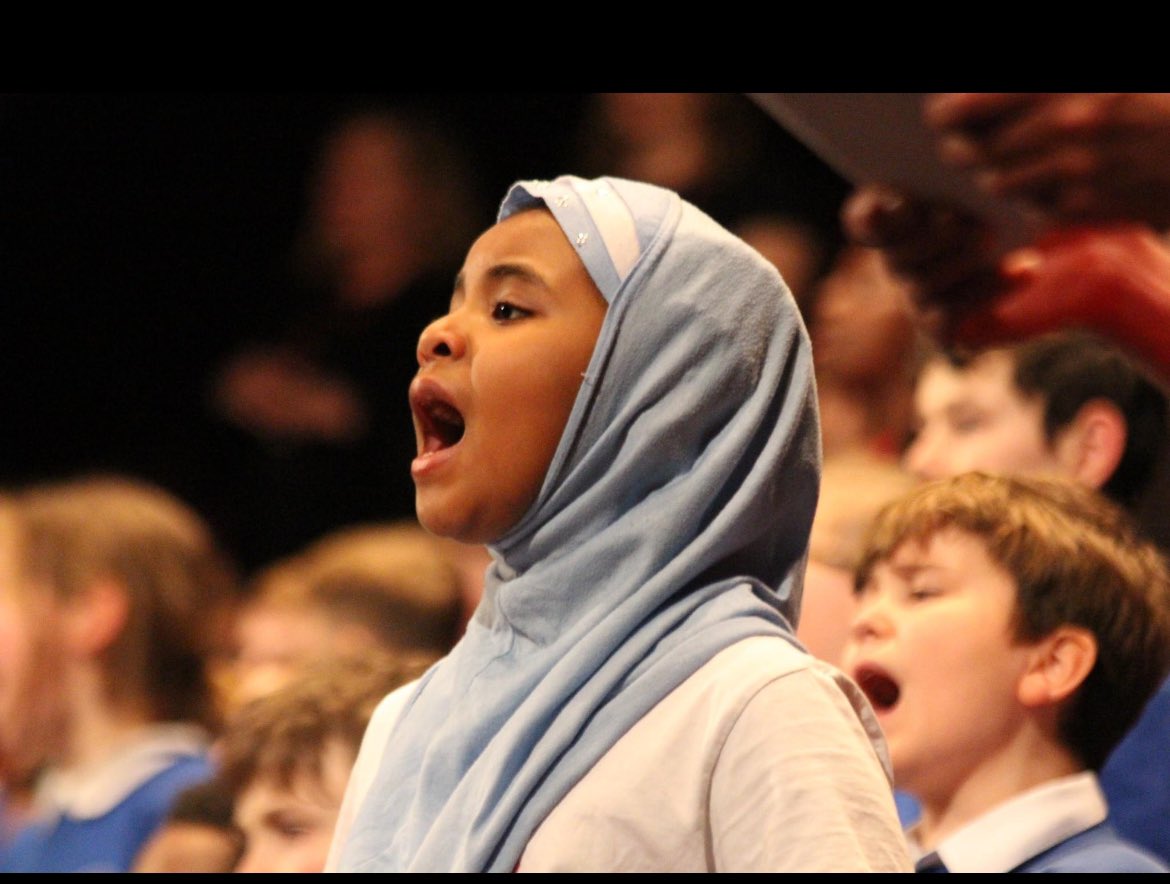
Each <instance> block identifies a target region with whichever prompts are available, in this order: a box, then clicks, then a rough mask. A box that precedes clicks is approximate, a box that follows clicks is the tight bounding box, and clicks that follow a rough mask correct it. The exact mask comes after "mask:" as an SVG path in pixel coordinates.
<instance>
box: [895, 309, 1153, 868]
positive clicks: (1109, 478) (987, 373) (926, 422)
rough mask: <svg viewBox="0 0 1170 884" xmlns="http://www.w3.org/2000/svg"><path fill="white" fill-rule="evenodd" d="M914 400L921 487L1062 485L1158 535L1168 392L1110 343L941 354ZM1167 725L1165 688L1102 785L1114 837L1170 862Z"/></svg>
mask: <svg viewBox="0 0 1170 884" xmlns="http://www.w3.org/2000/svg"><path fill="white" fill-rule="evenodd" d="M914 399H915V411H916V422H917V424H918V431H917V435H916V438H915V440H914V442H913V443H912V444H911V445H910V447H909V448H908V449H907V451H906V456H905V464H906V466H907V468H908V469H910V470H911V471H912V472H914V473H915V474H917V475H919V476H920V477H922V478H924V479H939V478H943V477H946V476H953V475H957V474H958V473H962V472H965V471H967V470H985V471H988V472H996V473H1005V474H1008V475H1033V476H1035V475H1041V476H1043V475H1049V476H1061V477H1064V478H1068V479H1073V480H1075V481H1077V482H1080V483H1081V484H1083V485H1086V486H1088V487H1090V488H1095V489H1098V490H1100V491H1102V492H1103V493H1105V494H1107V495H1108V496H1110V497H1111V498H1112V499H1113V500H1114V501H1116V502H1118V503H1119V504H1121V505H1122V506H1125V507H1126V508H1127V510H1128V511H1129V512H1131V513H1133V514H1134V516H1135V518H1136V519H1137V520H1138V524H1139V526H1140V527H1141V528H1142V530H1143V531H1144V532H1145V533H1146V534H1147V535H1148V536H1152V537H1155V538H1156V537H1159V536H1162V537H1165V536H1166V530H1165V528H1162V527H1160V525H1159V522H1161V521H1163V520H1164V518H1165V507H1164V505H1163V501H1162V500H1161V498H1160V496H1159V495H1158V489H1159V486H1158V484H1157V481H1156V477H1157V469H1158V466H1159V459H1161V458H1164V457H1165V449H1166V441H1167V431H1166V419H1167V399H1166V392H1165V390H1164V389H1163V388H1162V386H1161V385H1160V384H1159V383H1158V382H1157V381H1156V380H1155V379H1154V378H1153V377H1152V376H1151V375H1150V374H1149V372H1148V371H1147V370H1146V369H1144V368H1143V366H1142V365H1141V364H1139V363H1137V362H1135V361H1134V360H1133V358H1132V357H1131V356H1130V355H1128V354H1127V353H1126V352H1125V351H1124V350H1122V349H1119V348H1118V347H1117V345H1115V344H1112V343H1109V342H1107V341H1105V340H1104V339H1102V338H1101V337H1099V336H1097V335H1095V334H1093V333H1090V332H1087V331H1080V330H1064V331H1058V332H1050V333H1048V334H1044V335H1038V336H1036V337H1035V338H1031V339H1028V340H1024V341H1020V342H1016V343H1012V344H1004V345H1002V346H996V347H992V348H989V349H986V350H982V351H975V352H954V353H939V354H937V355H935V356H933V357H932V358H930V359H929V360H928V361H927V362H926V363H925V365H924V367H923V369H922V372H921V374H920V376H919V379H918V384H917V389H916V390H915V394H914ZM1168 724H1170V680H1168V681H1167V682H1166V683H1165V684H1163V686H1162V688H1161V689H1160V690H1159V692H1158V694H1157V695H1156V696H1155V698H1154V699H1153V700H1152V701H1151V703H1150V704H1149V706H1148V707H1147V708H1146V711H1145V712H1144V713H1143V714H1142V717H1141V718H1140V719H1139V720H1138V723H1137V725H1136V726H1135V727H1134V729H1133V731H1132V732H1131V733H1130V734H1129V735H1127V736H1126V738H1125V739H1124V740H1122V741H1121V743H1119V744H1118V746H1117V749H1116V751H1115V752H1114V753H1113V755H1112V756H1111V757H1110V759H1109V761H1108V762H1107V763H1106V765H1105V767H1104V768H1103V769H1102V771H1101V785H1102V787H1103V788H1104V789H1105V793H1106V795H1107V796H1108V798H1109V804H1110V808H1111V812H1112V814H1113V817H1114V823H1115V825H1116V826H1117V828H1118V830H1119V831H1120V832H1121V833H1122V834H1123V835H1125V837H1127V838H1129V839H1130V840H1133V841H1136V842H1138V843H1139V844H1141V845H1142V846H1144V847H1146V848H1147V849H1150V850H1153V851H1154V852H1155V853H1157V854H1158V855H1159V856H1161V857H1162V858H1163V860H1165V861H1167V862H1170V826H1168V825H1167V824H1166V820H1167V819H1168V818H1170V730H1168V729H1167V725H1168ZM900 806H903V807H905V806H906V805H900ZM903 819H904V820H905V819H908V817H906V816H904V817H903Z"/></svg>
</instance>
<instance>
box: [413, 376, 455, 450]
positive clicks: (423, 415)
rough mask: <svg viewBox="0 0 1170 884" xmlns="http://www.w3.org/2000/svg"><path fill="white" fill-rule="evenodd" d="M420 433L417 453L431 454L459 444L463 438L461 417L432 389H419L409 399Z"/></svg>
mask: <svg viewBox="0 0 1170 884" xmlns="http://www.w3.org/2000/svg"><path fill="white" fill-rule="evenodd" d="M410 404H411V407H412V408H413V409H414V414H415V419H416V420H417V422H418V429H419V433H420V442H419V453H420V454H433V453H434V452H436V451H442V450H443V449H444V448H450V447H452V446H453V445H457V444H459V440H461V439H462V438H463V430H464V425H463V415H462V414H461V413H460V411H459V409H458V408H456V407H455V406H454V405H452V404H451V403H450V402H448V401H447V400H446V399H444V398H442V396H441V394H440V393H439V392H438V391H437V390H435V389H434V388H430V387H427V388H424V389H421V390H420V391H419V392H418V393H417V394H416V395H414V396H412V397H411V403H410Z"/></svg>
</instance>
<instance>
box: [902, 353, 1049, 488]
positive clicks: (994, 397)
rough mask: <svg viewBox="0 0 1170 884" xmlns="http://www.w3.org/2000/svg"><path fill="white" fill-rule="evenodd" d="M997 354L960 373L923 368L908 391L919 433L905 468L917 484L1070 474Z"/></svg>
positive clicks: (1037, 409) (1038, 409)
mask: <svg viewBox="0 0 1170 884" xmlns="http://www.w3.org/2000/svg"><path fill="white" fill-rule="evenodd" d="M1013 370H1014V367H1013V364H1012V361H1011V358H1010V357H1009V356H1008V355H1007V354H1006V353H1003V352H1001V351H992V352H989V353H986V354H984V355H982V356H980V357H979V358H978V359H976V360H975V361H973V362H971V363H970V364H969V365H967V366H966V367H964V368H961V369H956V368H953V367H952V366H951V365H950V364H949V363H948V362H946V360H942V359H935V360H932V361H931V362H930V363H928V364H927V366H926V368H925V369H924V371H923V373H922V375H921V377H920V378H919V381H918V385H917V387H916V389H915V391H914V411H915V421H916V423H917V425H918V432H917V434H916V435H915V438H914V442H913V443H912V444H911V445H910V447H909V448H908V449H907V450H906V455H905V465H906V467H907V469H909V470H910V471H911V472H913V473H914V474H916V475H917V476H919V477H921V478H923V479H941V478H946V477H949V476H955V475H958V474H959V473H965V472H968V471H970V470H984V471H986V472H989V473H1004V474H1016V475H1040V476H1043V475H1054V476H1067V475H1070V474H1069V472H1068V471H1066V470H1065V468H1064V465H1063V464H1062V462H1061V460H1060V458H1059V457H1058V455H1057V450H1056V448H1055V447H1053V446H1052V445H1050V444H1049V443H1048V440H1047V439H1046V438H1045V436H1044V405H1043V403H1042V402H1041V401H1040V399H1039V398H1025V397H1024V396H1022V395H1021V394H1020V393H1019V391H1018V390H1017V389H1016V387H1015V383H1014V382H1013V380H1012V374H1013Z"/></svg>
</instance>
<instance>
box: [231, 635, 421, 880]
mask: <svg viewBox="0 0 1170 884" xmlns="http://www.w3.org/2000/svg"><path fill="white" fill-rule="evenodd" d="M431 659H433V658H430V659H424V658H421V657H420V658H406V657H401V658H400V657H395V656H391V655H387V654H385V653H382V652H377V651H370V652H367V653H366V654H365V655H364V656H363V657H361V658H356V657H336V658H332V659H327V660H318V661H316V662H315V663H312V664H306V665H305V666H304V667H303V669H302V670H301V673H300V674H299V675H298V677H296V678H294V679H292V680H291V681H290V682H288V683H287V684H285V685H284V686H283V687H281V688H279V689H277V690H276V691H274V692H273V693H271V694H268V695H266V696H262V697H259V698H257V699H255V700H253V701H252V702H251V703H249V704H247V705H246V706H244V707H243V708H242V709H240V710H239V711H238V712H237V713H236V714H235V715H234V716H233V718H232V719H231V720H230V721H229V722H228V725H227V728H226V729H225V731H224V734H223V737H222V739H221V742H220V744H219V749H220V771H219V778H218V782H219V783H221V784H222V785H223V786H224V787H225V788H226V790H227V792H228V793H229V794H230V795H231V796H232V798H233V801H234V818H235V822H236V826H237V827H238V828H239V829H240V830H241V832H242V833H243V836H244V849H243V854H242V856H241V857H240V860H239V863H238V864H237V866H236V868H235V871H237V872H320V871H322V870H323V868H324V866H325V858H326V855H327V853H328V850H329V843H330V840H331V838H332V837H333V828H334V824H335V822H336V820H337V813H338V809H339V808H340V806H341V798H342V794H343V793H344V791H345V786H346V783H347V781H348V780H349V771H350V768H351V767H352V766H353V761H354V757H355V756H356V755H357V750H358V746H359V744H360V743H361V739H362V734H363V733H364V732H365V728H366V724H367V723H368V722H369V719H370V715H371V713H372V712H373V711H374V707H375V706H376V705H377V704H378V702H379V701H380V700H381V699H382V698H383V697H384V696H385V695H386V694H387V693H388V692H389V691H391V690H393V689H395V688H397V687H400V686H401V685H403V684H406V683H407V682H408V681H411V680H412V679H415V678H417V677H418V676H419V675H421V674H422V672H423V670H424V669H425V668H426V665H427V664H428V663H429V662H431Z"/></svg>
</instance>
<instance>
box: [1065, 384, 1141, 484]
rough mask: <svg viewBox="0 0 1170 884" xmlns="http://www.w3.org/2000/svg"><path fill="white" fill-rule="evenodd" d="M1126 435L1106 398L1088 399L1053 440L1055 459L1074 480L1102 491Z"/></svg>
mask: <svg viewBox="0 0 1170 884" xmlns="http://www.w3.org/2000/svg"><path fill="white" fill-rule="evenodd" d="M1128 435H1129V429H1128V425H1127V424H1126V420H1125V415H1124V414H1122V413H1121V409H1119V408H1118V407H1117V406H1116V405H1114V404H1113V403H1112V402H1110V401H1109V400H1108V399H1091V400H1089V401H1088V402H1086V403H1085V404H1084V405H1082V406H1081V408H1080V410H1079V411H1078V412H1077V414H1076V417H1074V418H1073V419H1072V422H1071V423H1070V424H1069V425H1068V426H1067V427H1065V428H1064V429H1063V430H1061V431H1060V434H1059V435H1058V436H1057V438H1056V441H1055V446H1054V447H1055V449H1056V456H1057V458H1058V459H1059V460H1060V462H1061V463H1063V464H1064V466H1065V468H1066V469H1068V470H1069V472H1070V474H1071V475H1072V476H1073V478H1075V479H1076V480H1077V481H1079V482H1081V483H1083V484H1085V485H1088V486H1089V487H1090V488H1098V489H1099V488H1102V487H1104V485H1105V483H1106V482H1108V481H1109V477H1110V476H1112V475H1113V473H1114V472H1115V471H1116V470H1117V465H1118V464H1119V463H1121V457H1122V455H1123V454H1125V443H1126V440H1127V438H1128Z"/></svg>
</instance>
